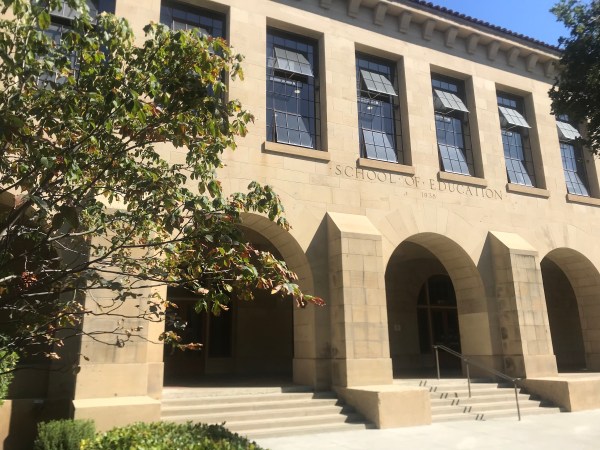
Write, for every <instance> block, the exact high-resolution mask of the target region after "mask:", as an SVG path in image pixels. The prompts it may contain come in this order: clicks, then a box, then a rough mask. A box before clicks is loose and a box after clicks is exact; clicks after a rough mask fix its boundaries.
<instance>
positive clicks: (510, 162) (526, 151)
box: [496, 91, 538, 187]
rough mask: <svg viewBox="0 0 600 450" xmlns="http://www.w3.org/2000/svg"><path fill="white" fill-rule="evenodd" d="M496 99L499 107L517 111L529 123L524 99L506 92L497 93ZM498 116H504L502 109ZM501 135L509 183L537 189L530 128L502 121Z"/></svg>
mask: <svg viewBox="0 0 600 450" xmlns="http://www.w3.org/2000/svg"><path fill="white" fill-rule="evenodd" d="M496 99H497V103H498V106H499V107H500V106H503V107H506V108H509V109H511V110H515V111H517V112H518V113H519V114H520V115H521V116H522V118H523V119H524V120H525V121H527V114H526V111H525V101H524V99H523V98H522V97H519V96H516V95H513V94H510V93H507V92H504V91H497V92H496ZM498 114H499V115H500V116H502V113H501V112H500V109H498ZM500 133H501V135H502V148H503V150H504V162H505V165H506V176H507V179H508V182H509V183H510V184H518V185H521V186H528V187H537V186H538V184H537V183H538V181H537V177H536V172H535V164H534V160H533V152H532V149H531V142H530V140H529V132H528V128H527V127H525V126H520V125H515V124H510V123H508V122H507V121H504V120H502V119H501V120H500Z"/></svg>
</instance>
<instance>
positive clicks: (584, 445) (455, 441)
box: [257, 410, 600, 450]
mask: <svg viewBox="0 0 600 450" xmlns="http://www.w3.org/2000/svg"><path fill="white" fill-rule="evenodd" d="M257 442H258V443H259V444H260V445H261V446H263V447H265V448H268V449H271V450H303V449H310V450H327V449H342V450H345V449H350V450H391V449H402V450H409V449H410V450H412V449H418V450H427V449H432V450H441V449H486V450H487V449H503V450H520V449H536V450H537V449H543V450H553V449H556V450H558V449H560V450H588V449H590V450H591V449H598V448H600V410H594V411H585V412H578V413H561V414H545V415H539V416H529V417H524V418H523V421H521V422H518V421H517V420H516V419H497V420H490V421H487V422H475V421H468V422H447V423H439V424H433V425H430V426H423V427H411V428H396V429H393V430H357V431H346V432H335V433H323V434H313V435H305V436H292V437H281V438H269V439H258V440H257Z"/></svg>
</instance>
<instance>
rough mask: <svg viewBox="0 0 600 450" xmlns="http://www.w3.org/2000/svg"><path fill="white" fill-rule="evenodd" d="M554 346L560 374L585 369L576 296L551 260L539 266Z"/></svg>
mask: <svg viewBox="0 0 600 450" xmlns="http://www.w3.org/2000/svg"><path fill="white" fill-rule="evenodd" d="M540 267H541V269H542V280H543V282H544V293H545V295H546V307H547V310H548V322H549V324H550V335H551V337H552V347H553V349H554V354H555V356H556V365H557V368H558V371H559V372H580V371H584V370H585V369H586V360H585V347H584V344H583V333H582V331H581V320H580V314H579V306H578V304H577V297H576V296H575V292H574V291H573V287H572V286H571V283H570V281H569V279H568V278H567V276H566V275H565V273H564V272H563V270H562V269H561V268H560V266H558V264H556V263H554V262H553V261H552V260H550V259H548V258H544V259H543V260H542V262H541V264H540Z"/></svg>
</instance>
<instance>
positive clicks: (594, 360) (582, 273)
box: [540, 247, 600, 370]
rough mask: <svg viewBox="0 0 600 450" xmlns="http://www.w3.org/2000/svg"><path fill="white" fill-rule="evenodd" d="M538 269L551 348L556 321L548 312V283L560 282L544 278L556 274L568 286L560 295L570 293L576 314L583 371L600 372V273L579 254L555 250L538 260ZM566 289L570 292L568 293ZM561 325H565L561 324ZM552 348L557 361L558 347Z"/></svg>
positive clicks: (551, 287) (550, 296) (554, 335)
mask: <svg viewBox="0 0 600 450" xmlns="http://www.w3.org/2000/svg"><path fill="white" fill-rule="evenodd" d="M540 266H541V269H542V276H543V278H544V291H545V295H546V302H547V303H548V302H549V301H550V304H549V305H548V309H549V311H548V314H549V321H550V330H551V334H552V340H553V345H554V346H555V347H556V345H555V339H558V335H557V331H558V329H557V328H558V327H559V326H560V322H557V320H556V317H553V313H552V311H551V310H550V307H551V304H552V301H553V297H552V296H553V292H554V291H553V290H552V289H553V288H554V286H551V283H555V284H556V283H559V282H560V278H559V279H558V280H556V279H554V278H553V279H549V278H548V275H550V274H552V272H554V273H557V276H558V277H560V276H561V275H562V276H563V277H565V278H566V281H568V284H569V285H570V286H565V288H566V294H564V295H567V296H568V295H569V293H571V294H572V296H573V298H572V301H574V302H575V308H576V313H578V314H577V315H576V316H575V318H578V319H579V324H580V326H581V332H580V334H581V339H582V340H583V349H582V350H583V352H584V354H585V366H586V367H585V368H586V369H587V370H600V321H599V320H598V319H599V318H600V273H599V272H598V269H597V268H596V266H595V265H594V264H593V263H592V262H591V261H590V260H589V259H588V258H587V257H586V256H585V255H583V254H582V253H581V252H579V251H577V250H573V249H571V248H566V247H560V248H556V249H554V250H551V251H550V252H548V254H547V255H546V256H545V257H544V258H543V259H542V261H541V263H540ZM544 272H546V275H547V276H546V277H544ZM563 285H564V282H563ZM568 288H570V290H571V291H570V292H569V289H568ZM553 322H554V324H553ZM563 325H565V324H564V323H563ZM571 331H573V330H571ZM577 332H578V330H575V332H574V334H576V333H577ZM556 344H558V348H555V352H557V360H559V353H560V352H561V351H562V350H561V348H560V346H561V344H562V343H560V342H556ZM571 345H578V343H577V342H573V343H571ZM559 363H560V362H559Z"/></svg>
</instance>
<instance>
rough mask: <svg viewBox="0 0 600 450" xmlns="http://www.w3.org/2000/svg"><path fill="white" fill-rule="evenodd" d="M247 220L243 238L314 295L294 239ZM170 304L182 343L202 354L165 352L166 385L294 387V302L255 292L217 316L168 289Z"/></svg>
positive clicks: (264, 223) (270, 226) (264, 222)
mask: <svg viewBox="0 0 600 450" xmlns="http://www.w3.org/2000/svg"><path fill="white" fill-rule="evenodd" d="M246 218H247V219H248V221H246V222H245V223H244V225H243V226H242V227H241V228H242V231H243V232H244V235H245V238H246V239H248V241H250V242H252V244H253V245H254V246H255V248H258V249H260V250H268V251H270V252H271V253H272V254H273V255H275V256H276V257H277V258H279V259H282V260H285V261H286V263H287V264H288V267H290V268H291V269H292V270H294V271H296V273H297V274H298V275H299V278H300V280H299V283H300V285H301V287H302V288H303V290H304V291H305V292H311V288H312V285H311V277H310V271H309V270H307V269H308V264H302V265H298V261H303V262H305V256H304V253H303V252H302V250H301V249H300V247H299V245H298V244H297V243H296V242H295V240H293V238H292V237H291V235H290V234H289V233H287V232H285V231H284V230H282V229H281V228H279V227H277V226H276V225H275V224H273V223H272V222H270V221H268V220H267V219H265V218H261V217H255V216H252V215H248V217H246ZM267 236H269V237H267ZM275 242H276V243H277V244H278V245H275ZM280 249H281V250H280ZM299 253H300V254H299ZM284 254H287V255H288V257H287V258H286V257H285V256H284ZM167 298H168V299H169V301H171V302H173V303H174V304H176V305H177V307H176V308H175V309H173V310H172V311H171V313H172V314H173V313H176V315H177V317H178V318H179V319H181V320H182V321H183V322H185V323H187V326H186V328H185V331H184V332H183V338H184V341H189V342H200V343H202V344H203V349H202V350H201V351H195V352H194V351H186V352H179V351H178V352H171V351H170V349H165V355H164V363H165V371H164V375H165V385H182V384H187V385H193V384H198V383H205V382H211V380H215V381H219V382H221V381H223V380H225V382H226V383H227V382H228V381H227V380H229V382H230V383H232V384H236V383H238V382H244V383H247V382H250V381H257V382H259V380H275V381H277V382H292V378H293V367H294V354H295V347H296V342H295V336H296V335H297V333H295V332H294V325H295V319H294V316H295V310H296V309H297V308H295V303H294V301H293V300H292V299H291V298H287V299H282V298H280V297H279V296H273V295H271V294H270V293H269V292H265V291H256V292H255V299H254V300H252V301H242V300H238V299H236V298H232V302H231V305H230V309H229V310H227V311H222V312H221V313H220V314H219V315H218V316H214V315H213V314H209V313H207V312H204V311H200V312H198V311H196V310H195V303H196V298H194V296H193V294H190V293H188V292H185V291H182V290H176V289H169V291H168V292H167ZM180 334H181V333H180ZM306 338H307V337H306V336H304V339H306Z"/></svg>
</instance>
